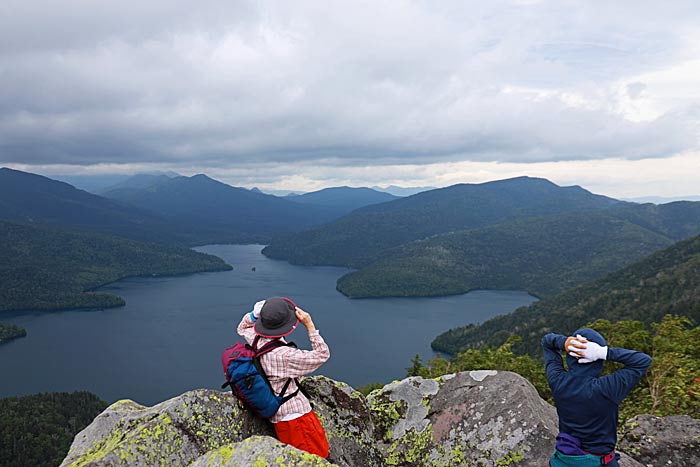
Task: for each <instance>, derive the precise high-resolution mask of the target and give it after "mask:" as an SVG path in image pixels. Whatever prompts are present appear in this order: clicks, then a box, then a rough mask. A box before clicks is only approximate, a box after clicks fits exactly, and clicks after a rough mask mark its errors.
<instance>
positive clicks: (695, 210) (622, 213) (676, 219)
mask: <svg viewBox="0 0 700 467" xmlns="http://www.w3.org/2000/svg"><path fill="white" fill-rule="evenodd" d="M614 212H615V215H616V216H617V217H619V218H620V219H625V220H628V221H630V222H632V223H635V224H637V225H641V226H642V227H645V228H647V229H649V230H653V231H654V232H658V233H660V234H663V235H665V236H667V237H669V238H672V239H673V240H684V239H686V238H690V237H692V236H695V235H697V234H698V233H700V202H697V201H675V202H673V203H668V204H660V205H656V204H626V205H624V206H620V207H619V208H618V209H615V210H614Z"/></svg>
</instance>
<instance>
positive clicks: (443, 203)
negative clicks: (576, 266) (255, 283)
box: [263, 177, 623, 268]
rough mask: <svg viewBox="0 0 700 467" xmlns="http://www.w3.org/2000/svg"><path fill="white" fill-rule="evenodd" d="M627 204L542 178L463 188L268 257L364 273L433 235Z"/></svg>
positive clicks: (417, 199) (311, 234)
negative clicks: (395, 249)
mask: <svg viewBox="0 0 700 467" xmlns="http://www.w3.org/2000/svg"><path fill="white" fill-rule="evenodd" d="M621 204H623V203H621V202H620V201H616V200H613V199H611V198H607V197H604V196H598V195H594V194H592V193H590V192H588V191H586V190H584V189H583V188H581V187H578V186H574V187H559V186H557V185H555V184H554V183H551V182H550V181H548V180H544V179H538V178H530V177H518V178H513V179H509V180H500V181H496V182H488V183H481V184H461V185H454V186H451V187H448V188H441V189H437V190H431V191H426V192H422V193H418V194H416V195H413V196H409V197H407V198H401V199H398V200H395V201H391V202H388V203H382V204H377V205H372V206H366V207H364V208H361V209H358V210H356V211H354V212H352V213H351V214H349V215H347V216H345V217H343V218H342V219H339V220H338V221H336V222H333V223H332V224H328V225H324V226H321V227H318V228H316V229H311V230H307V231H304V232H301V233H298V234H295V235H291V236H290V237H287V238H284V239H280V240H276V241H273V242H272V243H271V244H270V245H269V246H268V247H266V248H265V249H264V250H263V253H264V254H266V255H267V256H270V257H273V258H280V259H286V260H288V261H290V262H291V263H294V264H309V265H312V264H313V265H336V266H349V267H355V268H359V267H363V266H366V265H368V264H370V263H372V262H374V261H376V260H377V259H379V258H381V257H382V256H383V255H385V254H386V253H387V250H388V249H390V248H393V247H396V246H399V245H402V244H404V243H408V242H411V241H414V240H420V239H424V238H426V237H429V236H431V235H436V234H441V233H447V232H453V231H459V230H465V229H478V228H482V227H487V226H490V225H495V224H499V223H502V222H507V221H511V220H515V219H522V218H526V217H533V216H546V215H552V214H559V213H564V212H572V211H587V210H594V209H606V208H610V207H613V206H617V205H621Z"/></svg>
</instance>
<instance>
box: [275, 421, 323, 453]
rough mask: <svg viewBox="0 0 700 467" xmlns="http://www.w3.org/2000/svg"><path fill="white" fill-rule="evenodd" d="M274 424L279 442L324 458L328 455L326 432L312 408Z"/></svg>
mask: <svg viewBox="0 0 700 467" xmlns="http://www.w3.org/2000/svg"><path fill="white" fill-rule="evenodd" d="M274 425H275V431H276V432H277V438H278V439H279V440H280V441H281V442H283V443H285V444H290V445H292V446H294V447H295V448H297V449H301V450H302V451H306V452H310V453H311V454H316V455H317V456H321V457H323V458H324V459H325V458H327V457H328V439H326V432H325V431H324V430H323V427H322V426H321V422H319V421H318V417H317V416H316V414H315V413H314V411H313V410H312V411H311V412H309V413H306V414H304V415H302V416H301V417H299V418H295V419H294V420H289V421H288V422H277V423H275V424H274Z"/></svg>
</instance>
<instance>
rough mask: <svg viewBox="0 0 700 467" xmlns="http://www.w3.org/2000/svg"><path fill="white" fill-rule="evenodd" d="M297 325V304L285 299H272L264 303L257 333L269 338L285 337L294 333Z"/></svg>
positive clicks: (256, 328)
mask: <svg viewBox="0 0 700 467" xmlns="http://www.w3.org/2000/svg"><path fill="white" fill-rule="evenodd" d="M297 324H299V320H298V319H297V315H296V304H295V303H294V302H293V301H291V300H290V299H288V298H285V297H272V298H268V299H267V300H265V303H263V306H262V309H261V310H260V318H259V319H258V320H257V321H256V322H255V333H256V334H257V335H259V336H263V337H269V338H276V337H284V336H286V335H287V334H290V333H291V332H292V331H294V329H296V327H297Z"/></svg>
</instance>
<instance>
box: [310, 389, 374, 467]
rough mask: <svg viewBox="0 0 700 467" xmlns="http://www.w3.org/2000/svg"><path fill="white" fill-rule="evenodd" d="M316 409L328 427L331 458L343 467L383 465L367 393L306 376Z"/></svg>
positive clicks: (323, 424)
mask: <svg viewBox="0 0 700 467" xmlns="http://www.w3.org/2000/svg"><path fill="white" fill-rule="evenodd" d="M302 385H303V386H304V388H305V389H306V390H307V392H308V393H309V395H310V396H311V397H310V400H311V402H312V405H313V409H314V411H315V412H316V414H317V415H318V418H319V420H320V421H321V425H322V426H323V429H324V430H326V436H327V437H328V443H329V445H330V453H329V454H328V459H329V460H331V461H332V462H335V463H336V464H338V465H339V466H342V467H354V466H357V467H360V466H361V467H375V466H382V465H384V461H383V458H382V453H381V452H380V451H379V449H378V448H377V445H376V442H375V440H374V423H373V420H372V416H371V413H370V409H369V404H368V403H367V400H366V398H365V396H364V395H363V394H362V393H360V392H358V391H356V390H354V389H353V388H352V387H350V386H348V385H347V384H345V383H341V382H337V381H334V380H332V379H329V378H326V377H324V376H314V377H311V378H304V379H303V380H302Z"/></svg>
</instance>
